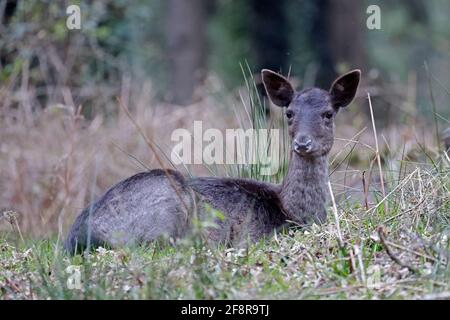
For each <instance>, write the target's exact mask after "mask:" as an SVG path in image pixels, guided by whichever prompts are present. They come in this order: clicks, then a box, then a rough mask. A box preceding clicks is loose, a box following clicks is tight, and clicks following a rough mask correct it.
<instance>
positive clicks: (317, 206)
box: [280, 153, 328, 224]
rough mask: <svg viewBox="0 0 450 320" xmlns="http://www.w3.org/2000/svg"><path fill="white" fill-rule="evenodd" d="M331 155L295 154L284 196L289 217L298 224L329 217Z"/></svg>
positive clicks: (285, 182) (282, 200) (282, 191)
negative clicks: (306, 155) (329, 162)
mask: <svg viewBox="0 0 450 320" xmlns="http://www.w3.org/2000/svg"><path fill="white" fill-rule="evenodd" d="M327 181H328V157H327V156H323V157H320V158H311V159H309V158H303V157H300V156H298V155H297V154H295V153H291V160H290V162H289V168H288V172H287V175H286V177H285V178H284V180H283V183H282V185H281V192H280V198H281V202H282V205H283V208H284V210H285V211H286V213H287V214H288V216H289V218H290V219H292V220H294V221H295V222H297V223H300V224H303V223H307V222H308V221H309V220H310V219H311V218H312V219H313V220H315V221H316V220H319V221H323V220H324V219H325V217H326V210H325V202H326V200H327V196H328V191H327V190H328V189H327Z"/></svg>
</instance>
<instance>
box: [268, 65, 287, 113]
mask: <svg viewBox="0 0 450 320" xmlns="http://www.w3.org/2000/svg"><path fill="white" fill-rule="evenodd" d="M261 75H262V81H263V83H264V87H265V88H266V91H267V95H268V96H269V98H270V100H271V101H272V102H273V104H275V105H277V106H279V107H287V106H288V105H289V104H290V103H291V101H292V99H293V97H294V88H293V87H292V85H291V83H290V82H289V80H288V79H286V78H285V77H283V76H282V75H280V74H278V73H276V72H273V71H271V70H267V69H263V70H262V71H261Z"/></svg>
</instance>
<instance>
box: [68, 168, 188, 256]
mask: <svg viewBox="0 0 450 320" xmlns="http://www.w3.org/2000/svg"><path fill="white" fill-rule="evenodd" d="M167 174H169V176H170V178H168V177H167ZM174 187H175V188H176V189H177V192H175V191H174ZM180 198H181V200H180ZM193 207H194V201H193V197H192V191H191V190H190V189H189V188H188V187H186V183H185V179H184V177H183V176H182V175H181V174H180V173H179V172H176V171H172V170H168V171H165V170H152V171H148V172H142V173H138V174H136V175H134V176H132V177H130V178H128V179H125V180H123V181H121V182H119V183H117V184H116V185H115V186H113V187H112V188H110V189H109V190H108V191H107V192H106V193H105V194H104V195H103V196H101V197H100V198H99V199H98V200H97V201H95V202H93V203H92V204H90V205H89V206H88V207H86V208H85V209H84V210H83V211H82V212H81V214H80V215H79V216H78V217H77V219H76V220H75V222H74V224H73V226H72V228H71V230H70V232H69V235H68V237H67V240H66V243H65V247H66V249H67V250H68V251H69V252H72V253H73V252H74V251H75V247H77V250H83V249H84V248H85V247H86V245H87V243H88V241H89V243H90V245H92V246H93V247H96V246H101V245H108V246H111V247H117V246H123V245H134V244H140V243H145V242H149V241H152V240H154V239H156V238H157V237H159V236H161V235H168V236H170V237H173V238H179V237H181V236H183V235H184V233H185V232H186V229H187V224H188V223H189V221H188V220H189V219H188V218H189V214H190V212H191V211H192V210H193Z"/></svg>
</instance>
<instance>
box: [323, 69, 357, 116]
mask: <svg viewBox="0 0 450 320" xmlns="http://www.w3.org/2000/svg"><path fill="white" fill-rule="evenodd" d="M360 79H361V70H353V71H350V72H348V73H346V74H344V75H342V76H340V77H339V78H337V79H336V80H335V81H334V82H333V84H332V85H331V88H330V95H331V101H332V103H333V106H334V107H335V108H336V109H339V108H344V107H346V106H348V105H349V104H350V103H352V101H353V99H355V96H356V92H357V91H358V87H359V82H360Z"/></svg>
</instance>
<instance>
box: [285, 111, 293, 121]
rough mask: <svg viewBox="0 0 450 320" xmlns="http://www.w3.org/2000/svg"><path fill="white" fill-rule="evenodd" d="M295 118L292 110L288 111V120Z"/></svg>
mask: <svg viewBox="0 0 450 320" xmlns="http://www.w3.org/2000/svg"><path fill="white" fill-rule="evenodd" d="M293 116H294V113H293V112H292V111H291V110H288V111H286V118H288V119H292V117H293Z"/></svg>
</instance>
